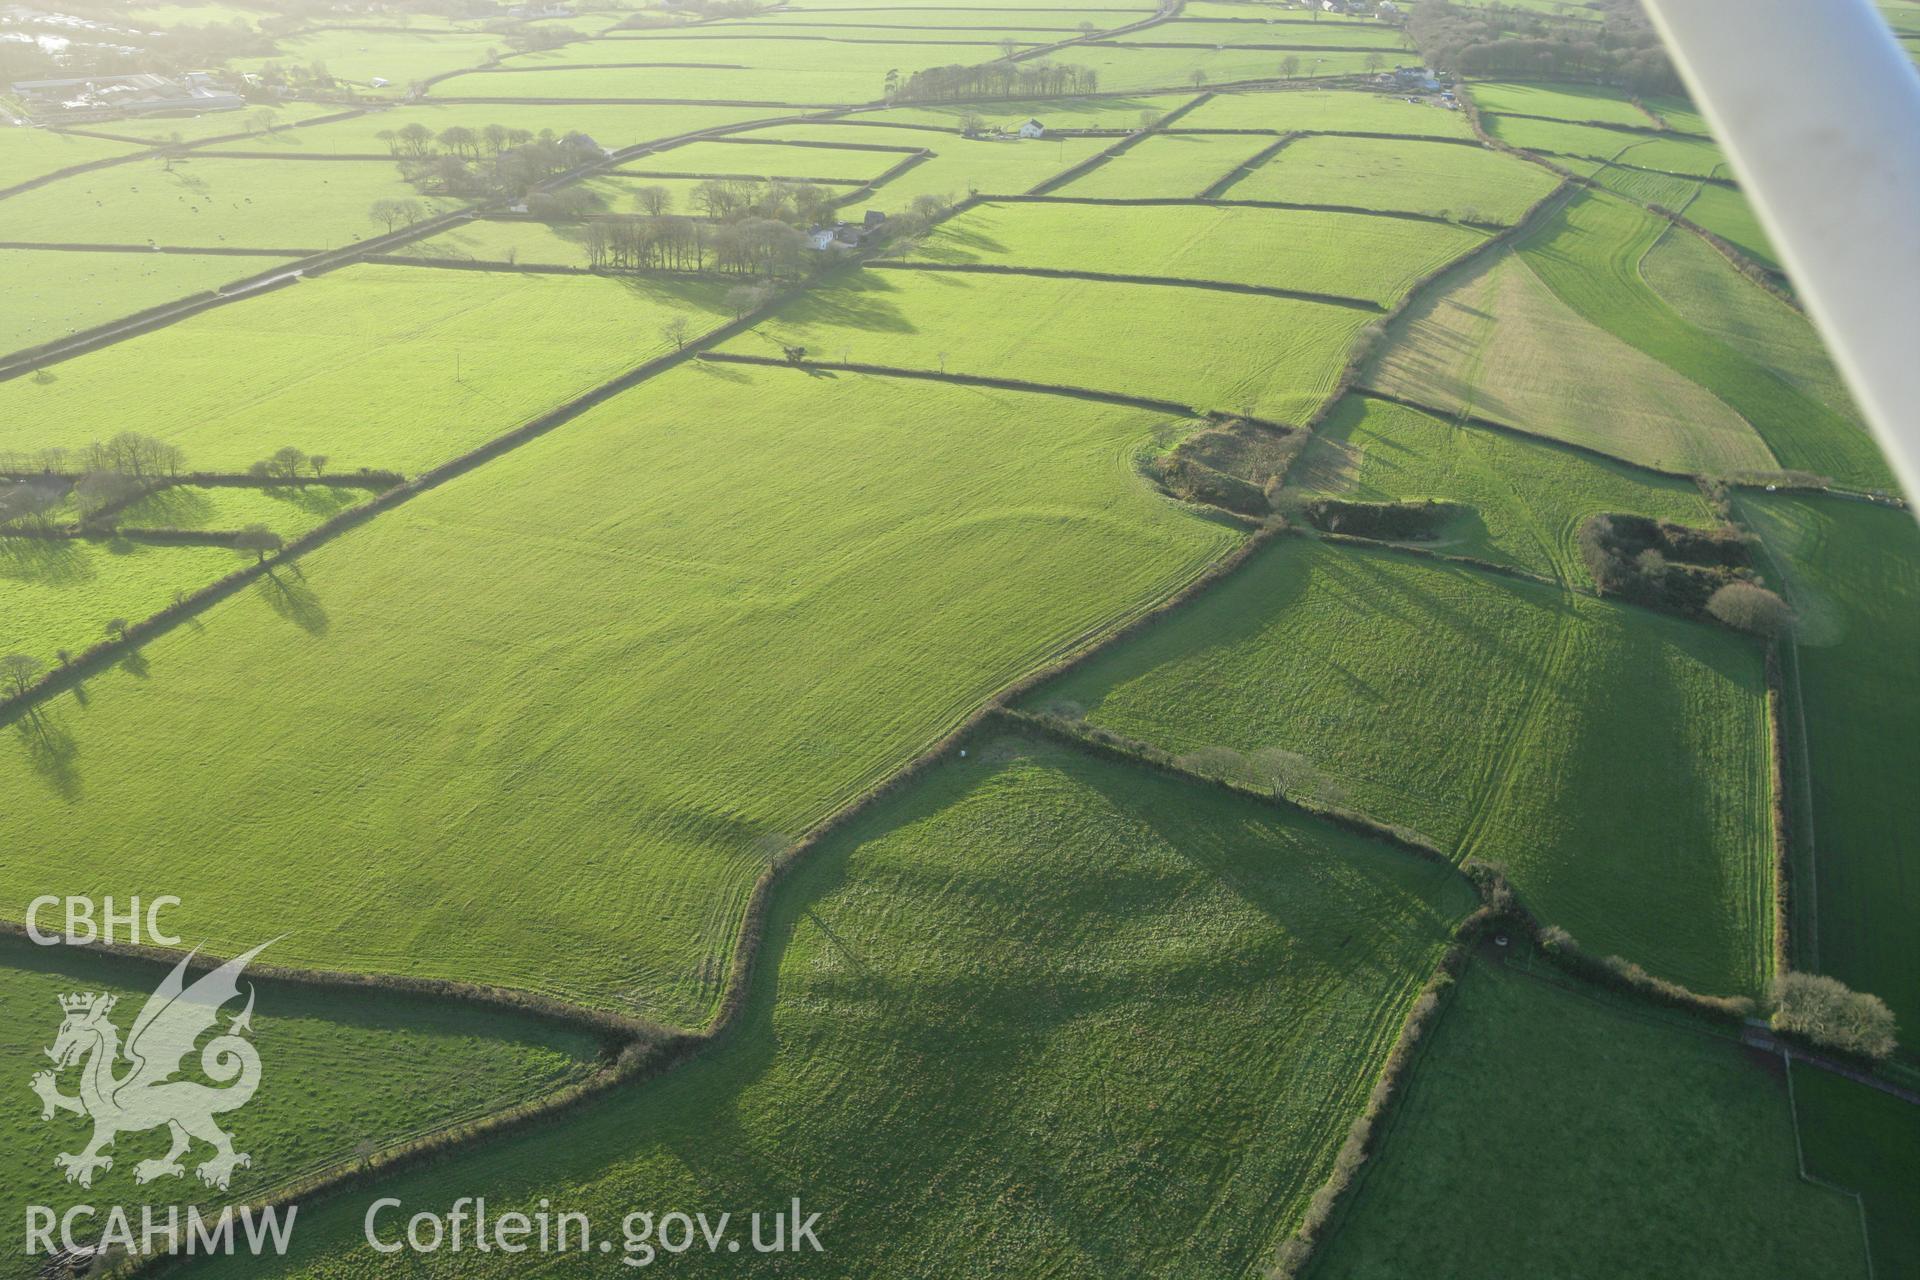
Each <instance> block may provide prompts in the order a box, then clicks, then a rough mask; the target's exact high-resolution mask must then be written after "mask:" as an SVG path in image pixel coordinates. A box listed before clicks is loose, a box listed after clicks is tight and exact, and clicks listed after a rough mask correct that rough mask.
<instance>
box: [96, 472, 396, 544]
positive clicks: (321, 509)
mask: <svg viewBox="0 0 1920 1280" xmlns="http://www.w3.org/2000/svg"><path fill="white" fill-rule="evenodd" d="M371 495H372V491H371V490H368V489H349V488H345V487H341V486H335V485H314V484H304V485H292V484H290V485H276V486H274V487H273V488H269V489H243V488H229V487H226V486H220V485H214V486H200V485H174V486H172V487H171V488H167V489H162V490H160V492H158V493H153V494H149V495H147V496H146V497H144V498H142V499H140V500H139V501H138V502H134V503H130V504H129V505H127V506H126V507H123V508H122V509H121V512H120V516H119V520H120V527H121V528H123V529H244V528H246V527H247V526H248V525H250V524H264V525H266V526H267V528H269V529H271V530H273V531H274V532H275V533H277V534H279V535H280V536H281V537H283V538H289V539H291V538H297V537H299V536H300V535H301V534H303V533H305V532H307V530H309V529H311V528H313V527H314V526H315V525H318V524H322V523H324V522H325V521H327V520H330V519H332V518H333V517H334V516H336V515H339V514H340V513H341V512H342V511H345V510H346V509H347V508H348V507H351V506H354V505H356V504H358V503H361V502H364V501H366V500H367V498H368V497H370V496H371Z"/></svg>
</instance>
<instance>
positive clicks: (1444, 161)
mask: <svg viewBox="0 0 1920 1280" xmlns="http://www.w3.org/2000/svg"><path fill="white" fill-rule="evenodd" d="M1558 182H1559V179H1558V178H1557V177H1555V176H1554V175H1553V174H1552V173H1550V172H1548V171H1547V170H1545V169H1542V168H1541V167H1540V166H1538V165H1535V164H1529V163H1528V162H1527V161H1525V160H1519V159H1516V158H1514V157H1513V156H1510V155H1503V154H1502V153H1500V152H1498V151H1490V150H1486V149H1483V148H1479V147H1460V146H1454V145H1453V144H1451V143H1439V142H1408V141H1404V140H1402V139H1398V138H1300V139H1298V140H1296V141H1294V142H1291V143H1289V144H1288V145H1287V146H1286V147H1285V148H1283V149H1282V150H1281V151H1280V153H1279V154H1278V155H1276V156H1274V157H1273V159H1271V160H1269V161H1267V162H1266V163H1265V164H1263V165H1261V166H1260V167H1259V168H1258V169H1256V170H1254V171H1253V172H1252V173H1250V174H1248V175H1247V176H1246V177H1244V178H1242V179H1241V180H1240V181H1239V182H1237V183H1235V184H1234V185H1233V187H1232V188H1231V189H1229V190H1228V191H1227V193H1226V194H1227V195H1228V197H1230V198H1232V199H1236V200H1288V201H1293V202H1296V203H1300V204H1343V205H1352V206H1354V207H1356V208H1363V209H1368V208H1370V209H1382V210H1403V211H1406V212H1410V213H1438V214H1444V215H1446V216H1448V217H1457V218H1474V219H1478V220H1483V221H1488V222H1504V223H1514V222H1518V221H1519V220H1520V218H1521V216H1522V215H1524V214H1525V213H1526V211H1527V210H1528V209H1529V208H1531V207H1532V206H1533V205H1534V204H1536V203H1537V202H1538V201H1539V200H1540V199H1541V198H1542V197H1543V196H1545V195H1546V194H1547V193H1548V192H1550V191H1552V190H1553V188H1554V186H1555V185H1556V184H1557V183H1558Z"/></svg>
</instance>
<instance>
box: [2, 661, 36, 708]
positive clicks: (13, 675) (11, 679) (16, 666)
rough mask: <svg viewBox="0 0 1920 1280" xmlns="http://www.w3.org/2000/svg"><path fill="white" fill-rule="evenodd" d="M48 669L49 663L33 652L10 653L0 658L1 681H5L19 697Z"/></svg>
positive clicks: (9, 688)
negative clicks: (35, 655)
mask: <svg viewBox="0 0 1920 1280" xmlns="http://www.w3.org/2000/svg"><path fill="white" fill-rule="evenodd" d="M46 669H47V665H46V664H45V663H44V662H42V661H40V659H38V658H36V657H33V656H32V655H31V654H25V653H10V654H8V655H7V656H6V657H4V658H0V681H4V682H5V687H6V689H7V690H8V691H9V692H10V693H12V694H13V696H14V697H16V698H17V697H19V696H20V695H21V694H23V693H25V692H26V691H27V690H28V689H30V688H32V687H33V682H34V681H35V680H38V679H39V678H40V674H41V672H43V671H45V670H46Z"/></svg>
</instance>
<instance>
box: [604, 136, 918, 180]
mask: <svg viewBox="0 0 1920 1280" xmlns="http://www.w3.org/2000/svg"><path fill="white" fill-rule="evenodd" d="M904 159H906V157H905V156H902V155H896V154H894V153H893V152H890V151H829V150H827V149H826V148H824V147H783V146H780V145H778V144H777V143H753V142H690V143H688V144H687V145H686V146H683V147H674V148H673V149H672V150H670V151H655V152H653V153H652V154H650V155H645V156H641V157H640V158H639V159H637V160H631V161H629V162H627V164H625V165H623V166H622V167H621V168H620V169H619V170H618V172H620V173H623V174H643V175H644V174H648V173H702V174H711V173H748V174H757V175H759V176H761V177H771V178H817V179H825V180H832V181H836V182H854V183H861V182H870V181H872V180H873V179H874V178H877V177H879V176H880V175H881V174H883V173H885V172H886V171H887V170H888V169H891V168H892V167H893V166H894V165H896V164H899V163H900V162H901V161H902V160H904Z"/></svg>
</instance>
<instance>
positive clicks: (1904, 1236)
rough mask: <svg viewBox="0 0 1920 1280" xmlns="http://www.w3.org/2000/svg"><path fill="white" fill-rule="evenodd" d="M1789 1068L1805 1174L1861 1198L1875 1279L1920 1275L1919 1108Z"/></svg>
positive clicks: (1807, 1069)
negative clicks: (1864, 1209) (1864, 1207)
mask: <svg viewBox="0 0 1920 1280" xmlns="http://www.w3.org/2000/svg"><path fill="white" fill-rule="evenodd" d="M1791 1070H1792V1074H1793V1105H1794V1113H1795V1116H1796V1118H1797V1120H1798V1122H1799V1127H1800V1143H1801V1148H1802V1150H1803V1151H1804V1153H1805V1156H1806V1162H1807V1171H1808V1172H1809V1173H1811V1174H1813V1175H1814V1176H1815V1177H1819V1178H1825V1179H1827V1180H1828V1181H1829V1182H1836V1183H1838V1184H1840V1185H1841V1186H1843V1187H1848V1188H1851V1189H1853V1190H1855V1191H1858V1192H1859V1193H1860V1197H1861V1199H1862V1200H1863V1201H1864V1202H1865V1205H1866V1213H1867V1248H1868V1250H1869V1251H1871V1252H1872V1254H1873V1269H1874V1274H1876V1275H1886V1276H1910V1275H1916V1274H1920V1107H1915V1106H1914V1105H1913V1104H1912V1103H1910V1102H1907V1101H1905V1100H1904V1099H1901V1098H1896V1097H1894V1096H1892V1095H1891V1094H1886V1093H1881V1092H1880V1091H1879V1090H1877V1089H1869V1088H1867V1087H1866V1086H1864V1085H1859V1084H1855V1083H1854V1082H1853V1081H1851V1080H1848V1079H1846V1078H1845V1077H1844V1076H1837V1075H1834V1074H1833V1073H1831V1072H1828V1071H1820V1070H1816V1069H1813V1068H1810V1067H1805V1066H1802V1067H1795V1068H1792V1069H1791Z"/></svg>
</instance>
